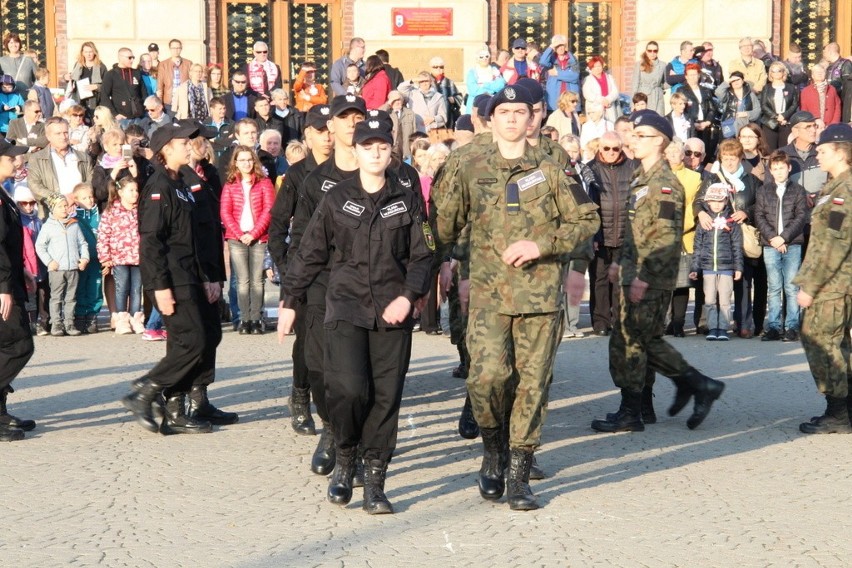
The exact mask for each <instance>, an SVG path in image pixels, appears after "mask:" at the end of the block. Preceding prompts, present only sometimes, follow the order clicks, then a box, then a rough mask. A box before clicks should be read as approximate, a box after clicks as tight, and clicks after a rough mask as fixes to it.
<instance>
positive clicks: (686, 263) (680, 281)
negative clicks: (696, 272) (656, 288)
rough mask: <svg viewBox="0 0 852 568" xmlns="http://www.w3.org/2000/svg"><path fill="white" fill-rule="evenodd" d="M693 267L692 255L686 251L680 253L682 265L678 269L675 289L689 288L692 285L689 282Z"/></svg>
mask: <svg viewBox="0 0 852 568" xmlns="http://www.w3.org/2000/svg"><path fill="white" fill-rule="evenodd" d="M691 266H692V255H691V254H690V253H688V252H686V251H680V264H679V265H678V267H677V281H676V282H675V288H689V287H690V286H691V285H692V283H691V281H690V280H689V272H690V267H691Z"/></svg>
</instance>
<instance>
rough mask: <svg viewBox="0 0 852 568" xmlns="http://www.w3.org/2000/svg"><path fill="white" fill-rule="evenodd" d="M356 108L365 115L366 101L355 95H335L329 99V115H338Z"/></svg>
mask: <svg viewBox="0 0 852 568" xmlns="http://www.w3.org/2000/svg"><path fill="white" fill-rule="evenodd" d="M353 109H354V110H357V111H358V112H360V113H361V114H363V115H365V116H366V115H367V103H365V102H364V99H362V98H361V97H359V96H356V95H337V96H336V97H334V98H333V99H332V100H331V111H330V112H331V116H340V115H341V114H343V113H344V112H346V111H347V110H353Z"/></svg>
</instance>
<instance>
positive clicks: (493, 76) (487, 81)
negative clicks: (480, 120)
mask: <svg viewBox="0 0 852 568" xmlns="http://www.w3.org/2000/svg"><path fill="white" fill-rule="evenodd" d="M465 83H466V84H467V106H466V108H465V111H466V114H473V112H474V107H473V101H474V99H476V97H477V96H479V95H493V94H494V93H496V92H497V91H499V90H500V89H502V88H503V87H505V86H506V81H505V79H503V76H502V75H501V74H500V69H499V68H497V67H494V66H493V65H491V52H490V51H488V49H482V50H480V51H479V52H477V54H476V65H474V66H473V67H471V68H470V69H469V70H468V72H467V76H466V78H465Z"/></svg>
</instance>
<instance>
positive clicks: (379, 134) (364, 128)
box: [352, 118, 393, 144]
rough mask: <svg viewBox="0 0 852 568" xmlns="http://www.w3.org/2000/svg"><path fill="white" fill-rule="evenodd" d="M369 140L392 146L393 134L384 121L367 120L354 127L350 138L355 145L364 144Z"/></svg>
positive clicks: (376, 119)
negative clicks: (353, 132)
mask: <svg viewBox="0 0 852 568" xmlns="http://www.w3.org/2000/svg"><path fill="white" fill-rule="evenodd" d="M370 140H381V141H382V142H387V143H388V144H393V132H392V130H391V128H388V125H387V124H386V123H385V121H383V120H381V119H378V118H369V119H367V120H362V121H361V122H359V123H358V124H356V125H355V134H354V135H353V136H352V141H353V142H354V143H355V144H364V143H365V142H369V141H370Z"/></svg>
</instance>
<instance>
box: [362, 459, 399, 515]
mask: <svg viewBox="0 0 852 568" xmlns="http://www.w3.org/2000/svg"><path fill="white" fill-rule="evenodd" d="M387 471H388V464H387V462H383V461H381V460H370V461H368V462H366V463H365V464H364V510H365V511H367V512H368V513H369V514H371V515H385V514H393V506H392V505H391V503H390V501H388V498H387V497H386V496H385V476H386V475H387Z"/></svg>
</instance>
